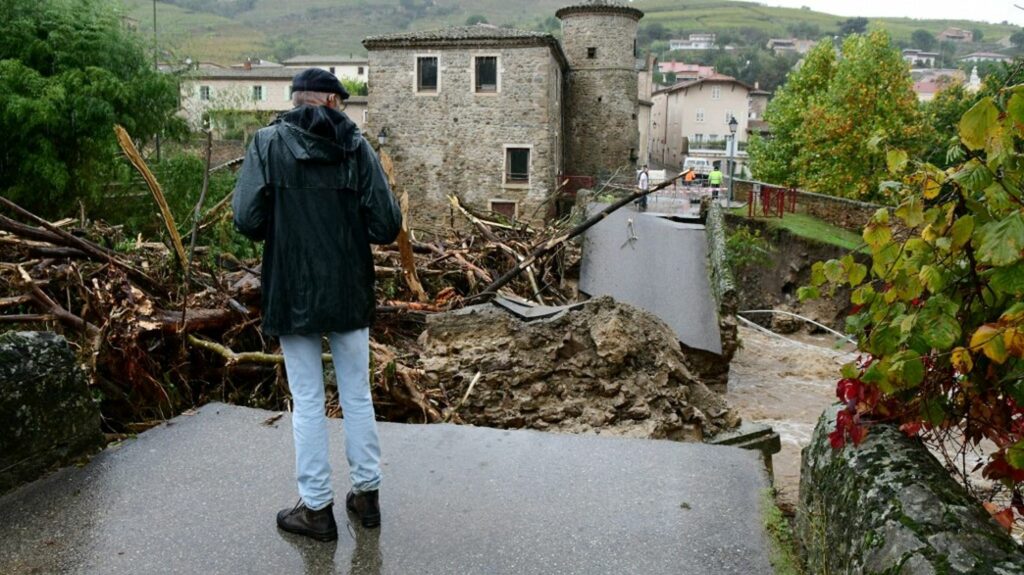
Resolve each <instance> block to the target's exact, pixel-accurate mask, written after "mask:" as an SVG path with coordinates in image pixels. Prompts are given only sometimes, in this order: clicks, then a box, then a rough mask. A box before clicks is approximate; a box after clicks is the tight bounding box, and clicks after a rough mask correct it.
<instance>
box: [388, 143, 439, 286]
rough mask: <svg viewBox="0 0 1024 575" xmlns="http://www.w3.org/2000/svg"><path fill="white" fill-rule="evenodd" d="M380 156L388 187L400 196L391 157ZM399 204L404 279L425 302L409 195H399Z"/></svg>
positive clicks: (399, 233)
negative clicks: (411, 227) (415, 253)
mask: <svg viewBox="0 0 1024 575" xmlns="http://www.w3.org/2000/svg"><path fill="white" fill-rule="evenodd" d="M379 154H380V163H381V168H382V169H383V170H384V174H385V175H386V176H387V178H388V185H389V186H390V187H391V191H392V193H395V194H398V189H397V188H396V182H395V166H394V164H393V163H392V161H391V156H389V155H388V154H387V153H386V152H384V150H380V151H379ZM398 204H399V207H401V210H402V229H401V230H399V232H398V239H397V240H396V243H397V244H398V250H399V253H400V254H401V256H402V257H401V261H402V270H403V277H404V278H405V283H406V284H407V285H408V286H409V290H410V291H411V292H412V294H413V296H414V297H415V298H416V300H417V301H420V302H425V301H428V299H429V298H428V297H427V292H426V291H424V290H423V284H422V283H421V282H420V278H419V275H418V273H417V271H416V258H415V257H414V255H413V251H412V240H411V239H410V238H409V194H408V193H406V192H404V191H403V192H402V193H401V194H398Z"/></svg>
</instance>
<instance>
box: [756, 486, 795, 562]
mask: <svg viewBox="0 0 1024 575" xmlns="http://www.w3.org/2000/svg"><path fill="white" fill-rule="evenodd" d="M761 512H762V515H763V518H764V519H763V520H764V530H765V533H766V534H767V535H768V553H769V556H768V557H769V560H770V561H771V563H772V569H773V570H774V571H775V575H803V574H804V567H803V561H801V559H800V554H799V553H797V548H796V536H795V535H794V534H793V529H792V527H790V525H789V520H788V519H786V517H785V516H784V515H783V514H782V511H781V510H780V509H779V506H778V505H776V504H775V497H774V493H773V491H772V489H771V488H765V489H764V491H762V496H761Z"/></svg>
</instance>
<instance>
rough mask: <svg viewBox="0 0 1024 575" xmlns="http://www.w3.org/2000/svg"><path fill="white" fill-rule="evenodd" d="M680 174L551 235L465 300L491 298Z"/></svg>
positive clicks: (674, 179)
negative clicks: (537, 263)
mask: <svg viewBox="0 0 1024 575" xmlns="http://www.w3.org/2000/svg"><path fill="white" fill-rule="evenodd" d="M682 176H683V174H678V175H677V176H675V177H674V178H672V179H670V180H665V181H664V182H662V183H660V184H658V185H657V186H655V187H654V188H651V189H650V190H647V191H643V190H637V191H636V192H635V193H633V194H630V195H629V196H626V197H625V198H622V199H621V200H619V201H617V202H615V203H614V204H611V205H610V206H608V207H606V208H605V209H603V210H601V211H600V212H598V213H597V214H594V215H593V216H591V217H590V218H589V219H587V221H585V222H583V223H582V224H580V225H578V226H576V227H575V228H573V229H571V230H569V231H568V232H566V233H564V234H561V235H558V236H555V237H553V238H551V239H549V240H547V241H545V242H543V243H541V244H540V245H538V246H537V247H536V248H534V250H533V251H532V252H530V255H528V256H526V258H525V259H523V260H520V261H518V262H517V263H516V265H515V266H514V267H513V268H512V269H510V270H509V271H507V272H505V274H504V275H502V276H501V277H499V278H498V279H496V280H494V282H493V283H491V285H489V286H487V287H485V288H484V289H483V291H481V292H480V293H478V294H476V295H474V296H472V297H470V298H467V300H466V301H467V303H468V302H473V301H478V300H481V299H490V298H493V297H494V296H495V295H497V293H498V290H499V289H501V288H503V287H505V285H506V284H508V282H510V281H512V280H513V279H514V278H515V277H516V276H518V275H519V274H521V273H523V272H524V271H526V270H527V269H528V268H529V267H530V266H531V265H532V264H533V263H534V262H535V261H537V259H538V258H541V257H543V256H545V255H547V254H548V253H550V252H551V251H553V250H554V249H555V248H557V247H558V246H560V245H562V244H564V243H565V242H567V241H569V240H571V239H573V238H575V237H576V236H579V235H580V234H582V233H583V232H585V231H587V230H589V229H590V228H592V227H594V226H595V225H597V224H598V223H599V222H601V221H602V220H604V219H605V218H607V217H608V215H609V214H611V213H612V212H614V211H616V210H618V209H619V208H621V207H622V206H625V205H628V204H629V203H631V202H634V201H636V200H638V199H640V198H642V197H644V196H646V195H648V194H653V193H654V192H657V191H658V190H663V189H665V188H667V187H668V186H669V185H671V184H672V183H673V182H675V181H676V180H678V179H679V178H681V177H682Z"/></svg>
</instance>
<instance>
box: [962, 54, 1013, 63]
mask: <svg viewBox="0 0 1024 575" xmlns="http://www.w3.org/2000/svg"><path fill="white" fill-rule="evenodd" d="M960 61H961V62H972V63H977V62H1012V61H1013V58H1011V57H1009V56H1007V55H1005V54H997V53H995V52H974V53H972V54H968V55H966V56H964V57H963V58H960Z"/></svg>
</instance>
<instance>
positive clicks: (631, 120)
mask: <svg viewBox="0 0 1024 575" xmlns="http://www.w3.org/2000/svg"><path fill="white" fill-rule="evenodd" d="M555 16H557V17H558V19H559V20H561V21H562V46H563V48H564V50H565V56H566V58H567V59H568V60H569V68H570V71H569V77H568V82H567V84H566V91H567V93H566V98H565V102H566V114H565V138H566V141H565V153H566V164H565V166H566V173H568V174H572V175H592V176H597V175H599V174H608V173H610V172H613V171H615V169H616V168H619V167H622V166H626V165H629V166H632V165H633V164H634V163H635V162H636V157H637V153H638V152H639V149H640V146H639V141H640V135H639V129H638V125H637V90H638V88H637V83H638V78H637V70H636V58H637V54H636V31H637V26H638V24H639V22H640V19H641V18H643V16H644V13H643V12H641V11H640V10H637V9H636V8H631V7H629V6H626V5H624V4H621V3H619V2H616V1H614V0H590V1H589V2H581V3H579V4H574V5H572V6H566V7H565V8H562V9H561V10H559V11H558V12H556V13H555ZM626 173H628V174H629V175H630V176H632V170H630V171H628V172H626Z"/></svg>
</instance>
